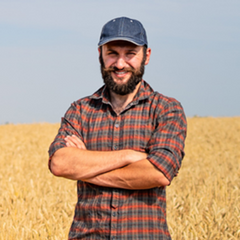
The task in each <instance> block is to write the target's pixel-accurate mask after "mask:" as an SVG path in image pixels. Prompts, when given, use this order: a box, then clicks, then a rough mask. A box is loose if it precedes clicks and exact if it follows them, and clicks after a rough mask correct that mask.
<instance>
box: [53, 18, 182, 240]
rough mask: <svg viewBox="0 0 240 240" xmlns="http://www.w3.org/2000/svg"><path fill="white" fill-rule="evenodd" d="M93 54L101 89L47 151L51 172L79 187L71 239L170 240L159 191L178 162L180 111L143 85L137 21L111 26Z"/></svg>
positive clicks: (73, 111) (69, 116)
mask: <svg viewBox="0 0 240 240" xmlns="http://www.w3.org/2000/svg"><path fill="white" fill-rule="evenodd" d="M98 46H99V48H98V51H99V61H100V64H101V73H102V77H103V80H104V83H105V84H104V86H103V87H102V88H100V89H99V90H98V91H97V92H95V93H94V94H93V95H91V96H89V97H85V98H82V99H80V100H78V101H76V102H74V103H73V104H72V105H71V106H70V108H69V109H68V110H67V112H66V114H65V116H64V117H63V118H62V122H61V127H60V129H59V132H58V134H57V136H56V138H55V140H54V141H53V143H52V144H51V146H50V149H49V156H50V158H49V168H50V170H51V172H52V173H53V174H54V175H55V176H60V177H65V178H68V179H72V180H77V191H78V201H77V204H76V208H75V215H74V219H73V222H72V226H71V229H70V232H69V239H72V240H73V239H95V240H96V239H144V240H147V239H171V237H170V234H169V231H168V227H167V221H166V192H165V191H166V186H168V185H169V184H170V183H171V181H172V179H173V178H174V177H175V176H176V175H177V173H178V170H179V168H180V166H181V162H182V159H183V156H184V141H185V137H186V118H185V114H184V111H183V109H182V106H181V104H180V103H179V102H178V101H177V100H175V99H173V98H169V97H166V96H164V95H162V94H160V93H158V92H155V91H153V89H152V88H151V87H150V85H149V84H148V83H147V82H145V81H144V80H143V79H142V76H143V74H144V67H145V65H147V64H148V63H149V60H150V56H151V49H150V48H148V42H147V36H146V31H145V29H144V27H143V25H142V24H141V23H140V22H139V21H137V20H134V19H130V18H126V17H121V18H116V19H113V20H111V21H109V22H108V23H106V24H105V25H104V26H103V29H102V32H101V36H100V41H99V44H98Z"/></svg>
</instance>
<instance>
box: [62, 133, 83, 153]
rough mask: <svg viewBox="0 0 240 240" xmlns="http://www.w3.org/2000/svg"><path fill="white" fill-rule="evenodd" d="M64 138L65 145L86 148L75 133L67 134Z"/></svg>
mask: <svg viewBox="0 0 240 240" xmlns="http://www.w3.org/2000/svg"><path fill="white" fill-rule="evenodd" d="M64 140H65V141H66V145H67V147H77V148H79V149H84V150H86V146H85V144H84V143H83V142H82V141H81V139H79V138H78V137H77V136H76V135H72V136H67V137H65V139H64Z"/></svg>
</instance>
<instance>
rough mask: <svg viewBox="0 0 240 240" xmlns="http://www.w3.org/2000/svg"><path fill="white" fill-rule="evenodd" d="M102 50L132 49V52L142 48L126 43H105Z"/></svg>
mask: <svg viewBox="0 0 240 240" xmlns="http://www.w3.org/2000/svg"><path fill="white" fill-rule="evenodd" d="M103 48H105V49H107V50H108V49H117V48H125V49H134V50H140V49H142V48H143V47H142V46H138V45H136V44H133V43H131V42H128V41H122V40H121V41H120V40H119V41H112V42H109V43H106V44H104V45H103Z"/></svg>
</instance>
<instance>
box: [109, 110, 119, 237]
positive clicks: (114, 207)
mask: <svg viewBox="0 0 240 240" xmlns="http://www.w3.org/2000/svg"><path fill="white" fill-rule="evenodd" d="M120 121H121V115H119V116H117V118H116V119H115V121H114V126H113V143H112V144H113V145H112V149H113V151H115V150H119V147H120V146H119V132H120ZM118 206H119V191H118V189H113V190H112V204H111V239H113V240H114V239H117V227H118V224H117V218H118Z"/></svg>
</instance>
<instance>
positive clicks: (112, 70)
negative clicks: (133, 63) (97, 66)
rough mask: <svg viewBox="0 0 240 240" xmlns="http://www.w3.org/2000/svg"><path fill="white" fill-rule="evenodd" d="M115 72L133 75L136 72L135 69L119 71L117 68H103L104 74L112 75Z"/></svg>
mask: <svg viewBox="0 0 240 240" xmlns="http://www.w3.org/2000/svg"><path fill="white" fill-rule="evenodd" d="M115 71H123V72H131V73H135V72H136V71H135V69H133V68H123V69H119V68H117V67H109V68H105V67H102V72H104V73H111V72H115Z"/></svg>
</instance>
